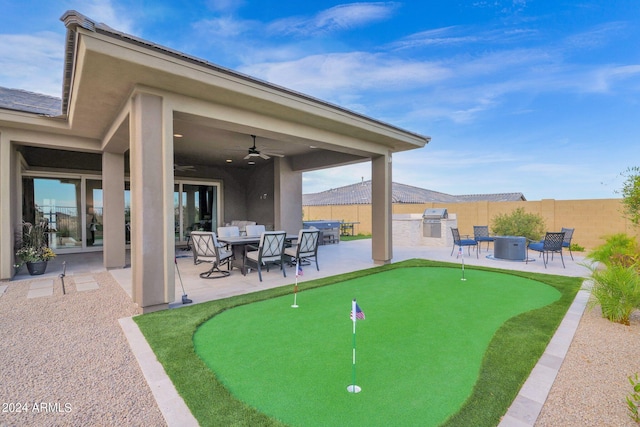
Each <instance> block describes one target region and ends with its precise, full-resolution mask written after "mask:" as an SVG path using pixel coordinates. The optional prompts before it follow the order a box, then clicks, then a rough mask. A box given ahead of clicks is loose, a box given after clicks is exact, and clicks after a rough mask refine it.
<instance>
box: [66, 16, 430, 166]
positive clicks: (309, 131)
mask: <svg viewBox="0 0 640 427" xmlns="http://www.w3.org/2000/svg"><path fill="white" fill-rule="evenodd" d="M61 19H62V21H63V22H64V23H65V25H66V27H67V28H68V34H67V48H66V61H65V73H64V85H63V86H64V93H63V100H62V108H63V112H62V113H63V116H65V117H66V118H67V122H68V124H69V130H71V131H72V132H73V134H74V135H81V136H83V137H86V138H90V139H97V140H99V141H100V142H101V145H102V146H103V147H104V146H109V145H114V146H124V145H128V139H129V133H128V124H129V123H128V114H127V112H126V109H125V108H124V107H125V105H123V104H124V103H125V102H126V100H128V99H129V98H130V97H131V94H132V93H133V92H134V91H135V90H136V88H145V90H149V91H160V92H163V93H165V94H166V93H169V94H171V95H172V96H173V98H174V99H175V103H174V113H173V130H174V133H175V134H177V135H182V136H181V137H180V138H176V139H175V144H174V155H175V161H176V163H178V164H185V165H186V164H188V165H197V164H208V165H226V166H229V167H242V166H245V167H246V163H247V162H246V161H243V158H244V156H245V155H246V154H247V150H248V148H249V147H250V146H251V145H252V139H251V137H250V135H256V136H257V147H258V149H263V150H264V151H265V152H269V153H274V154H277V155H282V156H285V157H288V158H289V159H290V160H291V163H292V169H293V170H295V171H305V170H313V169H318V168H322V167H327V166H336V165H340V164H348V163H355V162H360V161H366V160H369V159H370V158H371V157H372V156H376V155H380V154H385V153H384V152H383V151H387V152H391V153H394V152H400V151H405V150H410V149H415V148H420V147H423V146H424V145H425V144H427V143H428V142H429V140H430V138H429V137H425V136H422V135H418V134H415V133H412V132H408V131H406V130H403V129H400V128H398V127H395V126H392V125H389V124H387V123H383V122H380V121H378V120H374V119H372V118H369V117H366V116H364V115H361V114H358V113H355V112H352V111H349V110H346V109H344V108H342V107H339V106H337V105H334V104H330V103H327V102H325V101H321V100H319V99H316V98H313V97H310V96H307V95H304V94H301V93H299V92H295V91H292V90H290V89H286V88H283V87H281V86H277V85H273V84H270V83H267V82H264V81H261V80H258V79H255V78H252V77H249V76H247V75H244V74H241V73H238V72H235V71H232V70H229V69H226V68H223V67H220V66H217V65H215V64H212V63H210V62H207V61H204V60H201V59H198V58H194V57H192V56H189V55H186V54H184V53H181V52H177V51H175V50H172V49H169V48H166V47H163V46H159V45H157V44H155V43H152V42H149V41H146V40H143V39H140V38H138V37H135V36H131V35H129V34H125V33H122V32H119V31H117V30H114V29H112V28H110V27H109V26H107V25H105V24H99V23H95V22H94V21H92V20H90V19H89V18H87V17H85V16H84V15H82V14H80V13H78V12H76V11H68V12H66V13H65V14H64V15H63V17H62V18H61ZM87 35H88V36H90V37H84V36H87ZM265 114H266V115H268V118H269V120H268V121H267V120H265V118H264V116H265ZM319 129H322V130H324V132H318V130H319ZM227 160H232V162H231V163H228V162H227Z"/></svg>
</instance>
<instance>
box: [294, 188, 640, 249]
mask: <svg viewBox="0 0 640 427" xmlns="http://www.w3.org/2000/svg"><path fill="white" fill-rule="evenodd" d="M520 207H522V208H524V210H525V212H530V213H536V214H540V215H541V216H542V217H543V218H544V221H545V225H546V228H547V231H560V229H561V228H562V227H567V228H575V232H574V235H573V243H577V244H579V245H580V246H584V247H585V249H587V250H589V249H593V248H595V247H596V246H598V245H600V244H602V243H604V241H605V238H606V236H609V235H612V234H616V233H626V234H629V235H631V236H635V237H636V238H637V239H639V241H640V227H634V226H633V224H632V223H631V221H629V220H628V219H626V218H625V217H624V216H623V207H622V199H594V200H554V199H543V200H539V201H526V202H525V201H517V202H487V201H482V202H470V203H420V204H406V203H394V204H393V213H394V214H422V213H423V212H424V210H425V209H427V208H446V209H447V211H448V212H449V213H450V214H451V213H455V214H457V216H458V228H459V229H460V233H461V234H470V235H472V234H473V226H474V225H488V226H489V228H491V221H492V218H493V217H495V216H496V215H499V214H508V213H510V212H512V211H514V210H515V209H517V208H520ZM302 212H303V220H305V221H310V220H322V219H327V220H328V219H332V220H343V221H347V222H358V223H359V224H356V225H355V227H354V231H355V233H356V234H359V233H360V234H371V205H327V206H303V208H302Z"/></svg>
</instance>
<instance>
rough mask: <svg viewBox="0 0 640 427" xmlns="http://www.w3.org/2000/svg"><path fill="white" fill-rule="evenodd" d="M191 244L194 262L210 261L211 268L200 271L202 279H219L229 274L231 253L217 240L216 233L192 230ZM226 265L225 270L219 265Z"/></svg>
mask: <svg viewBox="0 0 640 427" xmlns="http://www.w3.org/2000/svg"><path fill="white" fill-rule="evenodd" d="M191 245H192V248H193V258H194V263H195V264H200V263H201V262H208V263H211V264H212V265H211V269H209V271H205V272H204V273H200V277H202V278H203V279H220V278H222V277H227V276H228V275H230V274H231V268H232V267H231V257H232V255H233V253H232V252H231V251H228V250H226V249H225V248H224V247H222V245H221V244H220V243H219V242H218V239H217V237H216V233H214V232H212V231H192V232H191ZM225 264H226V265H227V271H224V270H221V269H220V267H221V266H223V265H225Z"/></svg>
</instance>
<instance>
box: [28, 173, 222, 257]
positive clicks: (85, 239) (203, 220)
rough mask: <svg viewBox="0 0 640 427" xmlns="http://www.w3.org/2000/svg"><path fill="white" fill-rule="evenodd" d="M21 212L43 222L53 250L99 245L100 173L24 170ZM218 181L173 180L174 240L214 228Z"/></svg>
mask: <svg viewBox="0 0 640 427" xmlns="http://www.w3.org/2000/svg"><path fill="white" fill-rule="evenodd" d="M22 188H23V197H22V213H23V219H24V221H26V222H31V223H40V222H44V223H46V224H47V225H48V227H49V230H50V231H49V246H50V247H51V248H52V249H54V250H55V251H56V252H78V251H80V250H100V249H102V246H103V223H104V222H103V217H102V214H103V192H102V179H101V178H100V177H96V176H90V175H86V176H85V175H63V174H60V175H58V176H53V175H51V174H47V175H44V174H43V175H42V176H40V175H37V174H29V175H27V174H25V175H24V176H23V178H22ZM124 199H125V200H124V201H125V214H124V216H125V224H124V233H125V241H126V243H127V244H130V243H131V228H130V227H131V225H130V221H131V194H130V184H129V182H128V181H125V183H124ZM220 204H221V201H220V183H217V182H211V181H208V182H198V181H179V180H177V181H175V189H174V211H175V241H176V243H178V244H186V242H187V238H188V236H189V233H190V232H191V231H192V230H207V231H211V230H216V229H217V227H218V222H219V221H220V212H221V207H220Z"/></svg>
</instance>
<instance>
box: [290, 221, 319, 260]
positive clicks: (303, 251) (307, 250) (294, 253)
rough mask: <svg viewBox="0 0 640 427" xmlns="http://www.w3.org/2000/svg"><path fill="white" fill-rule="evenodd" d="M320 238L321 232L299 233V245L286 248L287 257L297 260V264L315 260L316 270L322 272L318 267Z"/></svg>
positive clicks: (306, 231) (301, 231)
mask: <svg viewBox="0 0 640 427" xmlns="http://www.w3.org/2000/svg"><path fill="white" fill-rule="evenodd" d="M319 238H320V230H310V229H308V228H307V229H302V230H300V231H299V232H298V243H297V244H296V245H295V246H292V247H290V248H286V249H285V250H284V253H285V255H287V256H289V257H290V258H291V261H293V260H295V261H296V263H302V262H303V260H307V261H309V260H314V261H315V262H316V270H318V271H320V267H319V266H318V243H319Z"/></svg>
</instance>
